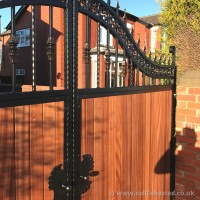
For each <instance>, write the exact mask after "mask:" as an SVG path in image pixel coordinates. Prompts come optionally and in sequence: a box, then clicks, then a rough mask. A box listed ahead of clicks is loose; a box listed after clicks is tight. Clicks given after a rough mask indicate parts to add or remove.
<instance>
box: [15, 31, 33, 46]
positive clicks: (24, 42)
mask: <svg viewBox="0 0 200 200" xmlns="http://www.w3.org/2000/svg"><path fill="white" fill-rule="evenodd" d="M16 36H17V40H18V45H17V47H28V46H30V28H26V29H20V30H17V31H16Z"/></svg>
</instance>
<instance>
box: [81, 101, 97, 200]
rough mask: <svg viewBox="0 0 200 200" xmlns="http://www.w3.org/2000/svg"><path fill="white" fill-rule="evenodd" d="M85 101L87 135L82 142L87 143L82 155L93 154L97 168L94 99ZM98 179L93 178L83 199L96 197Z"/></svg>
mask: <svg viewBox="0 0 200 200" xmlns="http://www.w3.org/2000/svg"><path fill="white" fill-rule="evenodd" d="M84 101H85V109H82V117H84V118H85V122H84V123H85V135H81V140H83V141H84V143H82V144H83V146H84V145H85V148H82V149H83V150H84V151H83V152H81V154H82V155H83V154H91V155H92V157H93V158H94V168H95V169H97V166H96V160H95V154H94V99H86V100H82V103H83V102H84ZM83 108H84V107H83ZM84 110H85V113H83V111H84ZM83 115H84V116H83ZM84 118H82V119H84ZM82 123H83V120H82ZM82 128H83V127H82ZM83 132H84V131H83ZM83 137H84V138H83ZM97 170H98V169H97ZM97 180H98V177H95V178H94V179H93V182H92V185H91V189H90V190H89V191H88V192H87V193H85V194H83V195H82V197H81V199H82V200H89V199H94V195H95V192H96V190H95V184H96V181H97Z"/></svg>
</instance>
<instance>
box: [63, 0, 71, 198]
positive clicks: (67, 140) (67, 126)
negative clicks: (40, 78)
mask: <svg viewBox="0 0 200 200" xmlns="http://www.w3.org/2000/svg"><path fill="white" fill-rule="evenodd" d="M72 9H73V3H72V1H70V0H66V8H65V10H64V76H65V78H64V88H65V89H67V90H68V96H67V98H66V100H65V101H64V170H65V173H66V185H68V186H72V184H73V178H72V177H73V175H72V173H73V171H72V160H73V155H72V134H71V129H72V114H71V113H72V107H71V105H72V103H71V98H72V96H73V95H72V77H71V76H70V75H71V74H72V69H71V67H70V66H71V64H72V59H73V57H72V50H73V46H72V36H73V31H72V29H71V27H72V24H73V23H72V22H73V10H72ZM71 199H72V190H69V191H68V192H67V194H66V199H64V200H71Z"/></svg>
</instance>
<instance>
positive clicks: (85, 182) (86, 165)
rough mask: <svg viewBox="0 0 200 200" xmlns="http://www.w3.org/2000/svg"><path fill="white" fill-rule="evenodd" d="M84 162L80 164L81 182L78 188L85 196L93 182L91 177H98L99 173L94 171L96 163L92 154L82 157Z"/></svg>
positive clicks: (79, 181)
mask: <svg viewBox="0 0 200 200" xmlns="http://www.w3.org/2000/svg"><path fill="white" fill-rule="evenodd" d="M82 157H83V160H82V161H81V163H80V168H79V173H80V174H79V180H78V186H79V190H80V193H81V194H83V193H85V192H87V191H88V190H89V189H90V185H91V183H92V182H91V181H90V179H89V176H98V175H99V172H98V171H94V161H93V158H92V156H91V155H90V154H85V155H83V156H82Z"/></svg>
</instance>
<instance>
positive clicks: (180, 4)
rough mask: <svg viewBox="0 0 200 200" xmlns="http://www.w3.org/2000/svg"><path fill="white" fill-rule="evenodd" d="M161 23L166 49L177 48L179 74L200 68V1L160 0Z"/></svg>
mask: <svg viewBox="0 0 200 200" xmlns="http://www.w3.org/2000/svg"><path fill="white" fill-rule="evenodd" d="M158 1H159V3H160V6H161V14H160V23H161V25H162V27H163V29H164V32H165V43H166V49H168V48H169V46H170V45H175V46H176V49H177V66H178V76H180V75H182V74H183V73H184V72H186V71H187V70H193V69H200V56H199V55H198V53H199V52H200V23H199V22H200V1H199V0H158Z"/></svg>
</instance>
